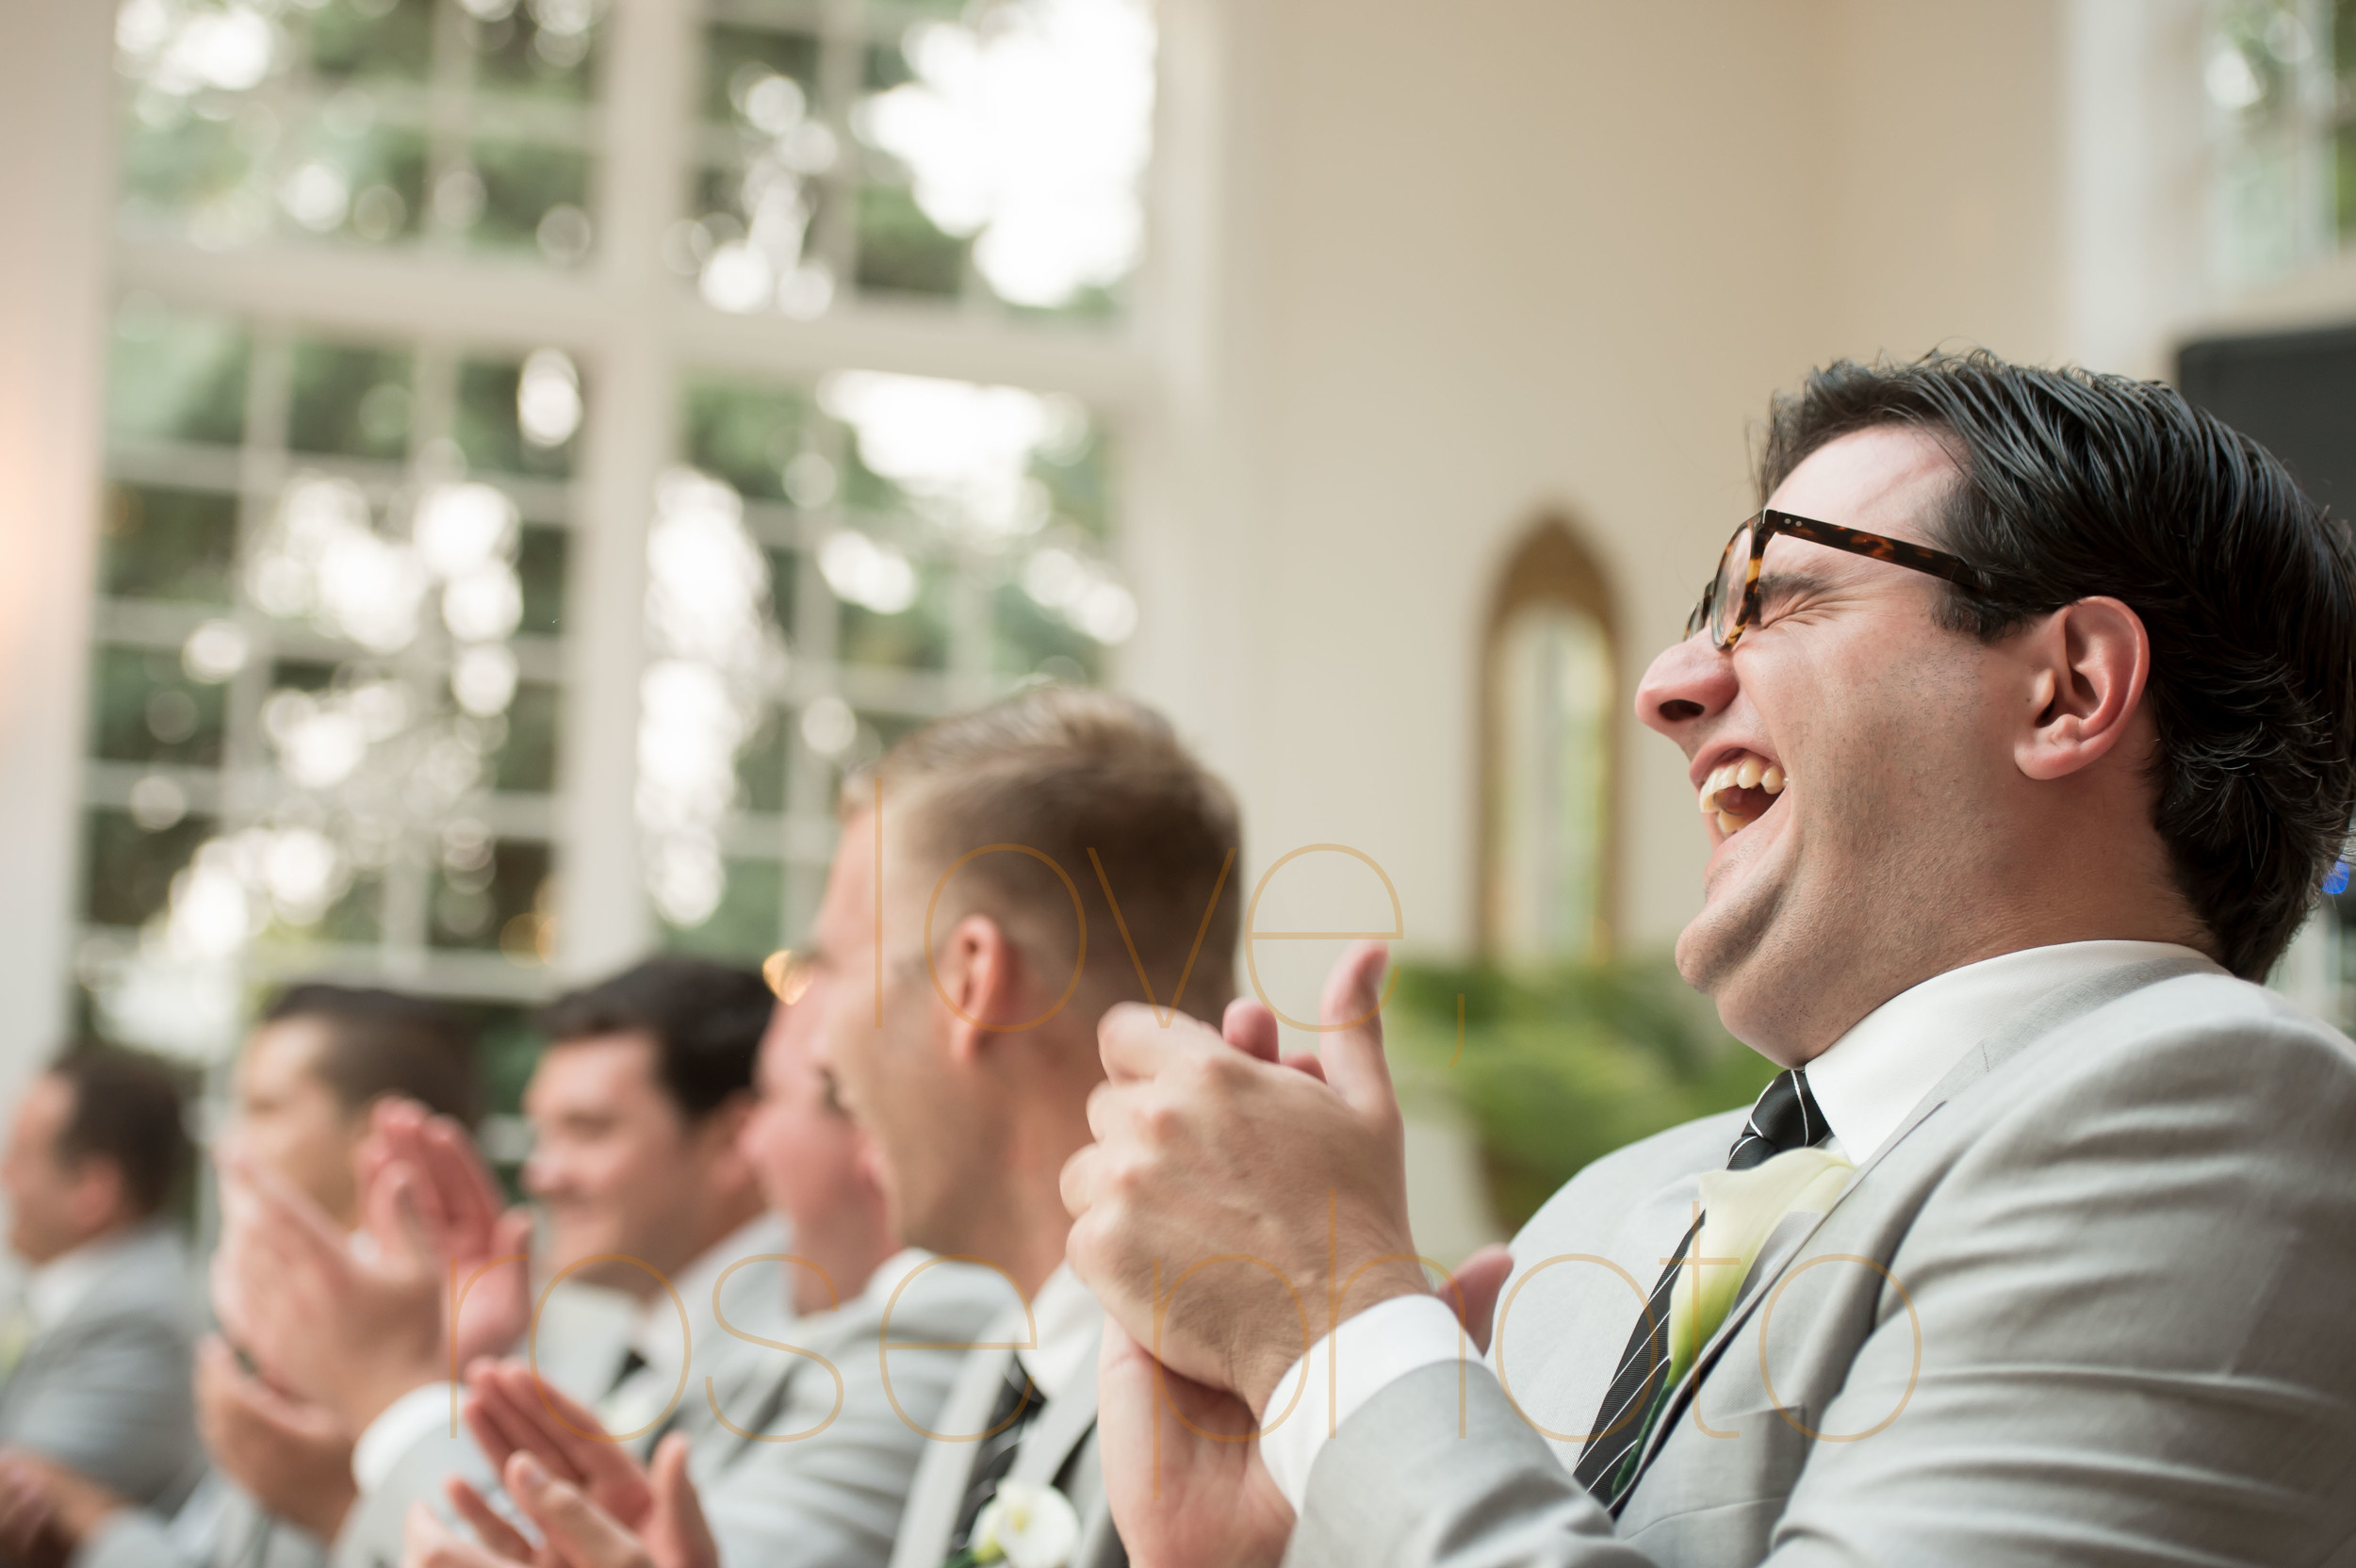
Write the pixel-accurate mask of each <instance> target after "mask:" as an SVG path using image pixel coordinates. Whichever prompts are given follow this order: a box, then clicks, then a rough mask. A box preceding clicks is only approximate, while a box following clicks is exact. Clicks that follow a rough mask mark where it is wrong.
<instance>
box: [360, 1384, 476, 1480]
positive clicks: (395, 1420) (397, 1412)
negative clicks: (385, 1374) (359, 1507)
mask: <svg viewBox="0 0 2356 1568" xmlns="http://www.w3.org/2000/svg"><path fill="white" fill-rule="evenodd" d="M457 1397H458V1386H457V1385H456V1384H455V1383H426V1384H424V1385H423V1386H422V1387H418V1388H413V1389H411V1390H410V1391H409V1392H408V1393H406V1394H404V1395H402V1396H401V1397H400V1398H398V1399H395V1400H394V1401H393V1402H392V1403H391V1404H389V1405H386V1406H385V1407H384V1409H383V1410H381V1411H379V1412H378V1413H377V1416H376V1419H375V1420H373V1421H371V1422H369V1423H368V1430H366V1431H364V1432H362V1433H361V1434H360V1440H359V1441H358V1442H357V1443H354V1444H353V1445H352V1482H353V1484H354V1485H356V1486H358V1487H359V1488H360V1491H361V1494H362V1495H367V1494H368V1493H370V1492H374V1491H375V1490H376V1489H377V1488H378V1487H380V1486H383V1485H384V1479H385V1478H386V1477H388V1476H390V1475H391V1474H392V1473H393V1466H394V1465H396V1464H398V1463H400V1462H401V1455H403V1454H405V1453H407V1452H408V1451H409V1450H410V1449H412V1448H414V1447H416V1446H417V1445H418V1444H420V1443H422V1442H424V1441H425V1440H426V1439H427V1438H428V1437H430V1436H432V1435H433V1434H434V1429H436V1428H439V1427H444V1426H447V1425H448V1424H449V1422H450V1411H451V1410H452V1409H453V1408H454V1407H455V1403H456V1400H457Z"/></svg>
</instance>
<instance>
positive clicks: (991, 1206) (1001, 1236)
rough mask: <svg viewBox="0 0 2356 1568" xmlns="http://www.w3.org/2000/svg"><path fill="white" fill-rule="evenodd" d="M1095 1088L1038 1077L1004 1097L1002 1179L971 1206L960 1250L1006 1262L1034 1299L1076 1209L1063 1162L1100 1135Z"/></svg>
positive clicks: (1055, 1263)
mask: <svg viewBox="0 0 2356 1568" xmlns="http://www.w3.org/2000/svg"><path fill="white" fill-rule="evenodd" d="M1093 1086H1094V1079H1093V1078H1092V1077H1091V1078H1089V1079H1088V1081H1086V1082H1082V1081H1080V1080H1079V1078H1078V1076H1077V1075H1072V1081H1070V1082H1065V1081H1060V1080H1052V1079H1051V1080H1046V1081H1035V1082H1031V1083H1028V1084H1026V1085H1024V1086H1022V1088H1021V1089H1020V1090H1019V1091H1018V1092H1016V1093H1013V1094H1010V1095H1007V1096H1005V1097H1003V1098H1001V1099H1000V1100H999V1101H998V1108H999V1112H1000V1114H1001V1115H1002V1116H1003V1117H1004V1119H1005V1121H1006V1142H1005V1143H1004V1144H1003V1145H1002V1146H1001V1148H1000V1150H999V1152H998V1153H999V1165H998V1168H997V1170H996V1171H995V1172H994V1173H993V1174H994V1176H995V1180H994V1181H993V1182H992V1183H991V1184H990V1186H991V1190H990V1192H989V1193H988V1194H987V1196H982V1195H977V1198H978V1200H979V1201H973V1202H971V1203H968V1204H966V1205H964V1206H963V1207H964V1211H965V1226H964V1229H965V1230H966V1232H967V1235H966V1236H965V1237H963V1238H961V1240H960V1243H959V1245H958V1246H957V1247H956V1248H954V1249H944V1250H956V1251H960V1252H968V1253H971V1254H973V1255H974V1256H976V1257H980V1258H984V1259H987V1260H988V1261H989V1262H990V1264H992V1265H993V1266H997V1267H999V1268H1003V1269H1005V1270H1006V1276H1007V1278H1009V1279H1010V1280H1012V1281H1013V1282H1014V1285H1015V1288H1016V1289H1018V1290H1020V1291H1021V1292H1022V1293H1023V1299H1025V1300H1028V1299H1031V1298H1032V1297H1034V1296H1037V1295H1038V1294H1039V1287H1040V1286H1041V1285H1043V1284H1045V1283H1046V1282H1047V1277H1048V1276H1049V1275H1050V1274H1053V1273H1054V1272H1055V1270H1056V1269H1057V1268H1058V1267H1059V1266H1062V1264H1063V1261H1064V1239H1065V1238H1066V1237H1067V1236H1069V1235H1070V1234H1071V1233H1072V1214H1071V1211H1070V1210H1068V1209H1066V1208H1065V1207H1064V1201H1063V1168H1064V1164H1065V1162H1066V1161H1068V1160H1070V1159H1071V1158H1072V1155H1073V1154H1076V1153H1078V1152H1080V1151H1081V1150H1082V1149H1085V1148H1087V1147H1088V1144H1089V1143H1090V1142H1091V1141H1093V1137H1094V1135H1093V1134H1091V1133H1090V1132H1089V1130H1088V1090H1089V1089H1090V1088H1092V1087H1093Z"/></svg>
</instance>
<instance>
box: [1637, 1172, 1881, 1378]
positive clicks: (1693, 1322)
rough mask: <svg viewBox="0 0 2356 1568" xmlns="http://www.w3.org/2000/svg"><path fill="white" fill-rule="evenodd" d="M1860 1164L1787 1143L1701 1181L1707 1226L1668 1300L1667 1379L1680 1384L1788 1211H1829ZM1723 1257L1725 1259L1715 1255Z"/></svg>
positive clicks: (1705, 1224) (1706, 1175) (1715, 1330)
mask: <svg viewBox="0 0 2356 1568" xmlns="http://www.w3.org/2000/svg"><path fill="white" fill-rule="evenodd" d="M1856 1170H1857V1167H1856V1166H1854V1165H1852V1164H1850V1163H1849V1162H1848V1161H1847V1160H1844V1159H1842V1158H1841V1156H1840V1155H1838V1154H1828V1153H1826V1152H1824V1151H1823V1150H1821V1149H1788V1150H1786V1151H1784V1152H1782V1153H1780V1154H1777V1155H1776V1156H1775V1158H1773V1159H1771V1160H1762V1161H1760V1162H1759V1164H1758V1165H1755V1166H1753V1167H1751V1168H1750V1169H1748V1170H1712V1171H1708V1172H1705V1173H1704V1174H1703V1176H1702V1179H1701V1189H1702V1191H1701V1199H1702V1229H1701V1234H1700V1235H1698V1236H1696V1237H1695V1238H1694V1250H1693V1256H1695V1257H1697V1258H1707V1259H1710V1260H1712V1261H1710V1262H1708V1263H1703V1264H1700V1265H1696V1266H1692V1267H1693V1268H1694V1269H1695V1270H1696V1272H1698V1274H1699V1275H1700V1285H1699V1288H1698V1289H1697V1288H1696V1287H1695V1284H1694V1281H1693V1277H1692V1276H1690V1275H1689V1276H1687V1277H1686V1278H1683V1279H1680V1280H1678V1281H1677V1288H1676V1289H1675V1290H1674V1291H1673V1292H1671V1294H1670V1298H1669V1380H1668V1382H1667V1383H1666V1384H1665V1385H1664V1386H1665V1387H1667V1388H1675V1387H1676V1386H1677V1382H1678V1381H1679V1380H1681V1379H1682V1378H1683V1377H1684V1376H1685V1374H1686V1371H1687V1370H1688V1369H1689V1368H1691V1367H1692V1366H1693V1361H1694V1358H1695V1357H1696V1356H1698V1355H1700V1354H1701V1348H1702V1347H1703V1346H1704V1345H1706V1344H1708V1343H1709V1342H1710V1335H1711V1334H1713V1333H1716V1332H1717V1331H1718V1325H1719V1324H1721V1323H1724V1322H1725V1321H1726V1312H1727V1309H1729V1308H1730V1307H1732V1306H1733V1305H1734V1293H1735V1292H1736V1290H1738V1289H1740V1288H1741V1286H1742V1281H1743V1280H1744V1278H1745V1277H1747V1276H1748V1275H1749V1273H1750V1271H1751V1265H1753V1264H1754V1263H1756V1262H1758V1261H1759V1249H1760V1248H1762V1247H1764V1246H1766V1245H1767V1238H1768V1237H1769V1236H1770V1235H1773V1234H1774V1233H1775V1227H1776V1225H1778V1224H1779V1223H1781V1222H1782V1220H1783V1217H1784V1216H1786V1215H1790V1214H1823V1213H1824V1212H1826V1211H1827V1210H1829V1209H1830V1208H1831V1207H1832V1205H1833V1201H1834V1200H1835V1199H1838V1198H1839V1197H1840V1196H1841V1189H1842V1188H1843V1187H1845V1186H1847V1185H1848V1184H1849V1178H1850V1176H1851V1175H1852V1174H1854V1173H1855V1172H1856ZM1719 1259H1724V1260H1726V1261H1725V1262H1718V1261H1715V1260H1719Z"/></svg>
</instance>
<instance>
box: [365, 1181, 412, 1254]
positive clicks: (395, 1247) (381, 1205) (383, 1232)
mask: <svg viewBox="0 0 2356 1568" xmlns="http://www.w3.org/2000/svg"><path fill="white" fill-rule="evenodd" d="M361 1204H362V1211H363V1212H362V1216H361V1228H362V1229H363V1230H364V1231H366V1232H367V1233H368V1240H369V1241H370V1242H372V1243H374V1244H375V1247H376V1254H377V1256H378V1257H379V1258H382V1259H384V1261H386V1262H391V1261H392V1260H394V1259H396V1258H417V1257H420V1256H422V1255H423V1254H424V1252H425V1250H426V1247H425V1237H424V1235H423V1234H422V1227H421V1225H420V1224H419V1221H418V1218H417V1168H415V1167H414V1166H412V1165H410V1164H409V1162H408V1161H406V1160H388V1161H386V1162H385V1163H384V1164H383V1165H381V1166H379V1167H378V1168H377V1170H376V1179H375V1180H374V1181H372V1182H370V1183H369V1184H368V1191H367V1192H366V1194H364V1195H363V1197H362V1200H361Z"/></svg>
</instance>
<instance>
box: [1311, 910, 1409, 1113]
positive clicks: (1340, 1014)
mask: <svg viewBox="0 0 2356 1568" xmlns="http://www.w3.org/2000/svg"><path fill="white" fill-rule="evenodd" d="M1389 962H1390V952H1389V950H1388V949H1387V948H1385V947H1384V946H1383V944H1382V943H1381V942H1359V943H1357V944H1356V945H1355V946H1353V947H1351V948H1350V951H1349V952H1347V953H1345V954H1343V955H1342V956H1341V957H1340V958H1339V959H1338V960H1337V961H1336V962H1335V963H1334V965H1333V972H1332V973H1331V974H1329V975H1327V976H1326V981H1325V994H1324V997H1323V998H1322V1000H1321V1001H1320V1003H1319V1005H1318V1008H1317V1019H1318V1023H1319V1026H1320V1027H1321V1028H1322V1029H1323V1031H1324V1036H1325V1037H1324V1040H1323V1047H1324V1048H1323V1050H1322V1051H1320V1052H1319V1053H1318V1054H1319V1055H1321V1056H1322V1057H1323V1058H1324V1059H1325V1081H1326V1082H1327V1083H1329V1084H1331V1085H1333V1087H1334V1088H1336V1089H1338V1090H1340V1091H1341V1096H1342V1098H1343V1099H1344V1100H1347V1101H1348V1102H1350V1105H1351V1106H1352V1107H1353V1108H1355V1109H1356V1110H1357V1111H1358V1112H1359V1113H1360V1114H1361V1115H1366V1114H1380V1115H1383V1116H1386V1117H1397V1116H1398V1115H1399V1101H1398V1098H1397V1096H1396V1095H1395V1094H1394V1092H1393V1091H1392V1088H1391V1069H1390V1065H1389V1063H1387V1062H1385V1061H1384V1060H1383V1013H1382V1007H1383V990H1382V982H1383V969H1384V967H1385V966H1386V965H1387V964H1388V963H1389Z"/></svg>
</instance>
